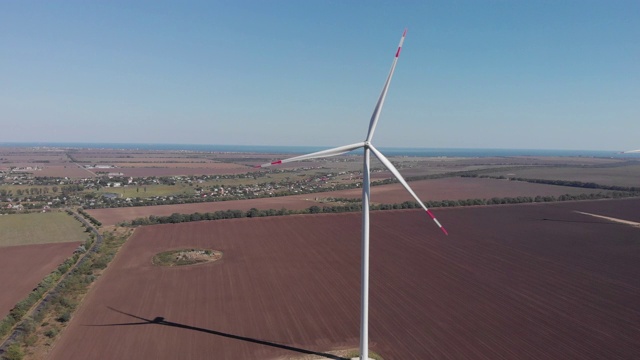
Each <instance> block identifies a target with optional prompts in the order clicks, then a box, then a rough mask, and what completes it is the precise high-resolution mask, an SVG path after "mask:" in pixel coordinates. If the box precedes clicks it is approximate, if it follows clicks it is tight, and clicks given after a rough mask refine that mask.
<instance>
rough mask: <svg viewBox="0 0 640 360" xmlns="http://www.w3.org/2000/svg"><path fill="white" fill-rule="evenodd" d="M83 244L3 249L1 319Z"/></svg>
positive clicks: (25, 246)
mask: <svg viewBox="0 0 640 360" xmlns="http://www.w3.org/2000/svg"><path fill="white" fill-rule="evenodd" d="M78 245H80V242H77V241H75V242H65V243H51V244H37V245H19V246H8V247H2V248H0V288H2V289H3V290H2V296H0V319H1V318H3V317H4V316H6V315H7V314H8V313H9V310H11V308H13V306H14V305H15V304H16V303H17V302H18V301H20V300H22V299H23V298H24V297H25V296H27V295H28V294H29V292H30V291H31V290H32V289H33V288H34V287H35V286H36V285H37V284H38V283H39V282H40V280H42V278H44V277H45V276H46V275H47V274H49V273H50V272H51V271H53V270H54V269H55V268H56V267H57V266H58V265H60V264H61V263H62V262H63V261H64V260H65V259H66V258H68V257H69V256H71V254H72V253H73V250H75V249H76V248H77V247H78Z"/></svg>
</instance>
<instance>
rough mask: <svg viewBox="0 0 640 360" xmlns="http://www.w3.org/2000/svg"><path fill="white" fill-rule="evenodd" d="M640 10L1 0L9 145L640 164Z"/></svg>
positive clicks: (607, 4) (1, 93) (487, 4)
mask: <svg viewBox="0 0 640 360" xmlns="http://www.w3.org/2000/svg"><path fill="white" fill-rule="evenodd" d="M638 19H640V1H588V0H584V1H516V0H513V1H477V0H473V1H407V2H396V1H347V0H340V1H329V0H327V1H299V0H296V1H279V0H274V1H255V2H249V1H202V2H184V1H175V2H164V1H155V0H154V1H148V2H134V1H121V2H119V1H102V2H98V1H2V2H0V49H1V50H0V51H1V53H0V142H14V141H15V142H32V141H47V142H119V143H172V144H230V145H231V144H233V145H251V144H255V145H317V146H325V145H326V146H336V145H342V144H347V143H353V142H357V141H361V140H363V139H364V137H365V135H366V130H367V127H368V122H369V118H370V116H371V112H372V110H373V107H374V105H375V102H376V100H377V98H378V95H379V93H380V90H381V88H382V85H383V83H384V80H385V78H386V76H387V73H388V71H389V67H390V65H391V62H392V60H393V55H394V54H395V50H396V47H397V44H398V41H399V39H400V36H401V34H402V31H403V29H404V28H405V27H407V28H408V34H407V39H406V41H405V43H404V48H403V51H402V55H401V56H400V60H399V62H398V66H397V68H396V73H395V76H394V79H393V82H392V84H391V88H390V91H389V95H388V97H387V103H386V105H385V108H384V110H383V111H382V116H381V119H380V123H379V125H378V128H377V131H376V137H375V138H374V143H376V144H377V145H378V146H383V147H384V146H387V147H388V146H397V147H435V148H527V149H580V150H628V149H638V148H640V21H638Z"/></svg>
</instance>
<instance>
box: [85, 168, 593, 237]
mask: <svg viewBox="0 0 640 360" xmlns="http://www.w3.org/2000/svg"><path fill="white" fill-rule="evenodd" d="M411 186H412V188H413V189H414V190H415V192H416V193H417V194H418V196H421V197H422V199H424V200H463V199H473V198H492V197H509V196H514V197H515V196H538V195H540V196H549V195H553V196H558V195H563V194H589V193H598V192H601V191H600V190H597V189H580V188H571V187H564V186H553V185H542V184H529V183H525V182H515V181H505V180H495V179H474V178H449V179H435V180H422V181H414V182H411ZM360 196H362V190H361V189H359V188H356V189H350V190H340V191H332V192H326V193H315V194H305V195H293V196H286V197H274V198H262V199H251V200H234V201H225V202H207V203H196V204H180V205H159V206H144V207H142V206H138V207H126V208H109V209H95V210H89V211H88V212H89V213H90V214H91V215H92V216H93V217H95V218H97V219H98V220H100V221H101V222H102V223H103V224H107V225H114V224H117V223H119V222H121V221H126V220H132V219H135V218H140V217H148V216H149V215H155V216H168V215H171V214H173V213H183V214H190V213H196V212H200V213H206V212H214V211H218V210H228V209H234V210H236V209H237V210H244V211H246V210H249V209H251V208H256V209H259V210H265V209H276V210H278V209H280V208H283V207H284V208H287V209H291V210H301V209H306V208H309V207H310V206H313V205H321V204H322V201H323V199H326V198H359V197H360ZM407 200H412V198H411V197H410V195H408V194H407V192H406V190H404V188H402V185H400V184H389V185H380V186H374V187H372V188H371V201H372V202H373V203H401V202H403V201H407Z"/></svg>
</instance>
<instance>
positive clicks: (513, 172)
mask: <svg viewBox="0 0 640 360" xmlns="http://www.w3.org/2000/svg"><path fill="white" fill-rule="evenodd" d="M482 175H491V176H506V177H518V178H525V179H545V180H568V181H581V182H593V183H596V184H600V185H614V186H627V187H630V186H640V165H626V166H608V167H529V168H523V169H513V168H512V169H509V170H498V171H494V172H483V173H482Z"/></svg>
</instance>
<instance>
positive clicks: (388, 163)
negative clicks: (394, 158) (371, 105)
mask: <svg viewBox="0 0 640 360" xmlns="http://www.w3.org/2000/svg"><path fill="white" fill-rule="evenodd" d="M369 149H370V150H371V152H373V153H374V154H375V156H376V157H377V158H378V159H379V160H380V161H381V162H382V163H383V164H384V166H386V167H387V169H389V170H390V171H391V172H392V173H393V175H394V176H395V177H396V179H398V181H400V183H401V184H402V186H404V188H405V189H407V191H408V192H409V194H411V196H413V198H414V199H416V201H417V202H418V204H420V206H422V208H423V209H424V210H425V211H426V212H427V214H429V216H430V217H431V219H433V221H434V222H435V223H436V225H438V227H439V228H440V230H442V232H444V234H445V235H449V233H448V232H447V230H446V229H445V228H444V227H443V226H442V224H440V222H439V221H438V219H436V217H435V215H433V213H432V212H431V210H429V209H428V208H427V207H426V206H425V205H424V203H423V202H422V201H421V200H420V198H419V197H418V195H416V193H415V192H413V190H412V189H411V187H410V186H409V184H407V182H406V181H405V180H404V178H403V177H402V175H400V172H399V171H398V169H396V167H395V166H393V164H392V163H391V161H389V159H387V158H386V156H384V155H382V153H381V152H380V151H378V149H376V148H375V147H373V145H369Z"/></svg>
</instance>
